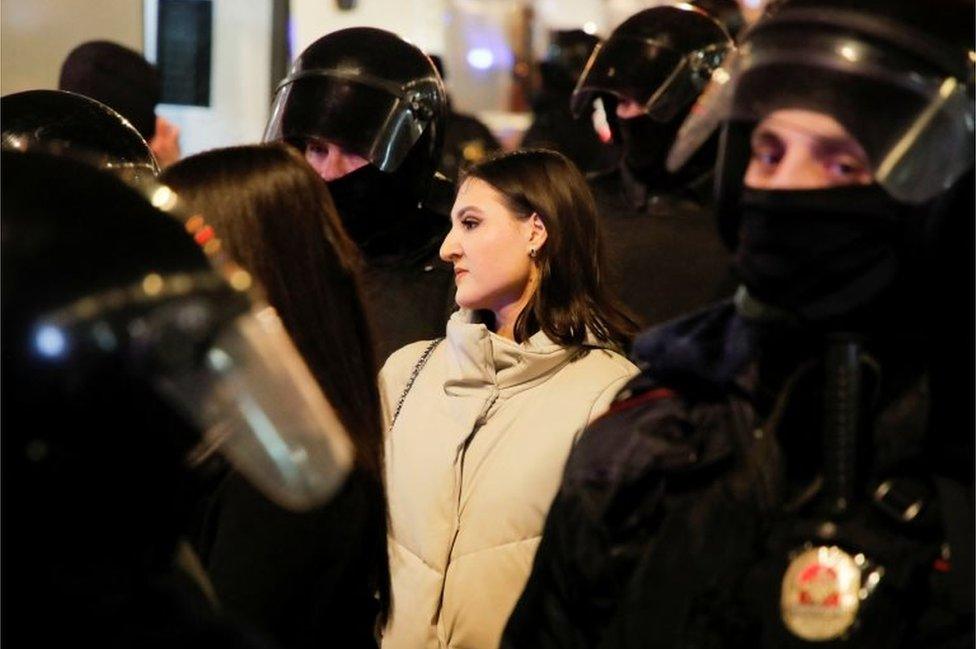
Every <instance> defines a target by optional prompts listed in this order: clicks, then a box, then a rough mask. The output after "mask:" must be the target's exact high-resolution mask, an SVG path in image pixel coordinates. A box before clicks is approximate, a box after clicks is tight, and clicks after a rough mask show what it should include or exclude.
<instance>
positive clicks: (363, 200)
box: [265, 27, 454, 363]
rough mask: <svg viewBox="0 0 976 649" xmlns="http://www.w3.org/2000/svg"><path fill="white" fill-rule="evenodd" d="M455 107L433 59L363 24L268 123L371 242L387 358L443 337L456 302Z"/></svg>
mask: <svg viewBox="0 0 976 649" xmlns="http://www.w3.org/2000/svg"><path fill="white" fill-rule="evenodd" d="M445 111H446V96H445V91H444V84H443V82H442V81H441V79H440V77H439V76H438V74H437V71H436V69H435V68H434V65H433V63H432V62H431V60H430V58H428V57H427V56H426V55H425V54H424V53H423V52H421V51H420V50H419V49H417V48H416V47H414V46H413V45H411V44H409V43H407V42H406V41H404V40H402V39H401V38H399V37H398V36H396V35H395V34H392V33H390V32H386V31H383V30H380V29H373V28H367V27H357V28H351V29H343V30H340V31H337V32H333V33H331V34H327V35H326V36H323V37H322V38H320V39H319V40H317V41H315V42H314V43H312V44H311V45H309V46H308V48H306V49H305V51H304V52H302V53H301V55H299V57H298V59H297V60H296V61H295V64H294V66H293V67H292V70H291V73H290V74H289V75H288V77H286V78H285V80H284V81H282V82H281V84H280V85H279V86H278V92H277V95H276V97H275V102H274V106H273V108H272V114H271V119H270V121H269V123H268V127H267V130H266V132H265V140H285V141H287V142H289V143H291V144H293V145H294V146H296V147H298V148H299V149H300V150H301V151H303V152H304V153H305V157H306V159H307V160H308V161H309V163H310V164H311V165H312V166H313V167H314V168H315V169H316V171H318V173H319V175H320V176H322V178H323V180H325V181H326V183H328V186H329V191H330V192H331V194H332V198H333V200H334V201H335V204H336V208H337V209H338V211H339V215H340V217H341V218H342V221H343V225H344V226H345V228H346V230H347V231H348V232H349V234H350V236H351V237H352V238H353V240H354V241H355V242H356V243H357V244H358V246H359V249H360V250H361V251H362V254H363V258H364V260H365V266H366V267H365V269H364V275H363V280H364V286H363V289H364V290H363V297H364V300H365V303H366V309H367V314H368V316H369V317H370V319H371V321H372V323H373V329H374V334H375V335H374V340H375V341H376V345H377V354H376V358H377V361H378V362H380V363H382V362H383V361H384V360H385V359H386V357H387V356H388V355H389V354H390V353H391V352H392V351H394V350H396V349H398V348H400V347H402V346H403V345H405V344H407V343H410V342H413V341H415V340H421V339H424V338H434V337H436V336H438V335H441V334H442V333H443V328H444V322H445V319H446V316H447V315H448V314H449V312H450V311H451V310H452V309H453V304H454V301H453V288H454V281H453V274H452V272H451V269H450V267H449V266H447V265H446V264H444V263H443V262H441V261H440V260H439V258H438V256H437V250H438V247H439V246H440V242H441V240H442V239H443V237H444V235H445V233H446V232H447V230H448V228H449V226H450V222H449V221H450V220H449V218H448V216H447V214H448V213H449V209H450V208H449V201H450V200H451V193H452V189H451V186H450V183H447V182H446V181H445V180H443V179H440V180H439V179H436V178H435V171H436V169H437V165H438V163H439V161H440V156H441V148H442V140H443V136H444V133H443V131H444V116H445Z"/></svg>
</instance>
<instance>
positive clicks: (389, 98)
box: [264, 70, 444, 172]
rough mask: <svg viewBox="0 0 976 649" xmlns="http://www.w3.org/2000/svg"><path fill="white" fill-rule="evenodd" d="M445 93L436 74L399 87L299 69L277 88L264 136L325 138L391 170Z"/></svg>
mask: <svg viewBox="0 0 976 649" xmlns="http://www.w3.org/2000/svg"><path fill="white" fill-rule="evenodd" d="M443 97H444V89H443V85H442V84H441V82H440V80H438V79H435V78H426V79H419V80H417V81H415V82H413V83H411V84H408V85H407V86H401V85H399V84H396V83H392V82H389V81H386V80H384V79H379V78H374V77H370V76H367V75H361V74H356V73H351V72H348V71H344V70H308V71H305V72H299V73H296V74H292V75H290V76H289V77H288V78H287V79H285V81H284V82H282V84H281V85H280V86H279V87H278V92H277V95H276V96H275V101H274V105H273V106H272V108H271V118H270V120H269V121H268V126H267V128H266V129H265V133H264V140H265V141H266V142H269V141H276V140H286V139H289V140H294V139H305V138H309V137H316V138H321V139H323V140H326V141H329V142H333V143H335V144H338V145H339V146H341V147H342V148H344V149H346V150H348V151H350V152H352V153H355V154H356V155H358V156H361V157H363V158H365V159H367V160H369V161H370V162H371V163H372V164H373V165H375V166H376V167H377V168H379V169H380V170H381V171H386V172H392V171H395V170H396V169H397V168H398V167H399V166H400V164H401V163H402V162H403V161H404V159H405V158H406V157H407V154H408V153H409V152H410V149H411V148H412V147H413V145H414V144H416V143H417V141H418V140H419V139H420V136H421V135H422V134H423V132H424V130H425V129H426V128H427V127H428V126H429V125H430V124H431V122H432V121H433V120H434V119H435V118H436V116H437V114H438V112H439V111H441V110H442V106H443Z"/></svg>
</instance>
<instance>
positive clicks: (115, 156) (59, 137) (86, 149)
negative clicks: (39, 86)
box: [0, 90, 159, 175]
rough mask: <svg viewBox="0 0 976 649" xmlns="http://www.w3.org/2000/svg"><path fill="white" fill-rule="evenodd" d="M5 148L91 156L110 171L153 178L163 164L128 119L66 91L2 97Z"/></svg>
mask: <svg viewBox="0 0 976 649" xmlns="http://www.w3.org/2000/svg"><path fill="white" fill-rule="evenodd" d="M0 131H2V134H0V137H2V141H3V146H4V147H8V148H15V149H24V148H29V147H32V146H34V145H36V144H44V145H47V146H48V147H58V148H61V149H63V150H67V149H69V150H71V151H73V152H79V153H81V154H83V155H88V156H89V157H92V158H93V159H95V161H96V162H97V163H98V164H100V165H101V166H103V167H105V168H107V169H114V170H119V171H122V170H125V171H127V172H130V173H141V174H148V175H155V174H158V173H159V165H158V164H157V163H156V158H155V157H154V156H153V154H152V150H151V149H150V148H149V144H147V143H146V140H145V139H143V137H142V135H140V134H139V131H137V130H136V128H135V127H134V126H133V125H132V124H131V123H130V122H129V120H127V119H126V118H125V117H123V116H122V115H120V114H119V113H117V112H116V111H115V110H113V109H112V108H109V107H108V106H106V105H105V104H102V103H100V102H98V101H96V100H94V99H91V98H90V97H85V96H82V95H78V94H75V93H72V92H67V91H63V90H27V91H25V92H18V93H14V94H11V95H6V96H4V97H2V98H0Z"/></svg>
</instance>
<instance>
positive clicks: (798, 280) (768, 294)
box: [736, 185, 909, 326]
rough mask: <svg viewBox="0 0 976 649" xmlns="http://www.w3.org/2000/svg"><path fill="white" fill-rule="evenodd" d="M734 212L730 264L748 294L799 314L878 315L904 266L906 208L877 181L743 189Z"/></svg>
mask: <svg viewBox="0 0 976 649" xmlns="http://www.w3.org/2000/svg"><path fill="white" fill-rule="evenodd" d="M741 213H742V220H741V225H740V230H739V246H738V249H737V251H736V264H737V266H738V270H739V273H740V275H741V277H742V280H743V282H744V283H745V285H746V288H747V289H748V290H749V294H750V295H751V296H752V297H754V298H756V299H758V300H759V301H760V302H763V303H765V304H768V305H770V306H773V307H778V308H780V309H784V310H786V311H789V312H791V313H793V314H795V315H797V316H799V317H800V319H801V320H803V321H805V322H808V323H820V324H827V323H844V325H845V326H846V325H850V324H852V323H853V320H855V319H860V318H862V317H864V316H865V315H867V314H870V313H871V312H872V311H874V316H879V315H880V314H879V312H878V311H877V310H876V307H879V305H880V304H881V303H882V302H884V301H885V298H887V297H889V296H890V294H891V292H892V289H893V288H894V287H895V286H896V285H897V284H898V283H899V281H900V278H901V277H902V276H903V274H904V270H905V269H904V265H905V264H904V262H905V261H906V259H905V257H906V254H905V249H906V246H905V237H906V231H907V219H908V217H909V214H908V211H907V210H906V208H905V206H904V205H902V204H900V203H897V202H896V201H894V200H893V199H891V198H890V197H889V196H888V195H887V194H886V193H885V192H884V191H883V190H882V189H881V188H880V187H878V186H875V185H870V186H857V187H842V188H836V189H820V190H789V191H783V190H780V191H759V190H750V189H746V190H744V191H743V193H742V202H741ZM868 317H870V316H868Z"/></svg>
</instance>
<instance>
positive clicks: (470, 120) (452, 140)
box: [438, 110, 502, 180]
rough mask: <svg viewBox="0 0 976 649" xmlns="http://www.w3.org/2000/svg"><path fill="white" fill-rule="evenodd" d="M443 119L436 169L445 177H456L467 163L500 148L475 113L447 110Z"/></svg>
mask: <svg viewBox="0 0 976 649" xmlns="http://www.w3.org/2000/svg"><path fill="white" fill-rule="evenodd" d="M446 122H447V126H446V127H445V128H444V152H443V153H442V154H441V163H440V168H439V169H438V171H440V172H441V173H442V174H444V176H445V177H446V178H447V179H448V180H456V179H457V177H458V174H459V173H460V172H461V171H463V170H464V169H465V168H467V167H468V166H469V165H472V164H475V163H477V162H481V161H482V160H484V159H485V158H487V157H488V156H489V155H491V154H492V153H496V152H498V151H501V149H502V145H501V143H499V142H498V139H497V138H496V137H495V136H494V134H493V133H492V132H491V130H490V129H489V128H488V127H487V126H485V124H484V123H483V122H482V121H481V120H479V119H478V118H477V117H474V116H473V115H468V114H465V113H456V112H454V110H451V111H450V112H448V114H447V120H446Z"/></svg>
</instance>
